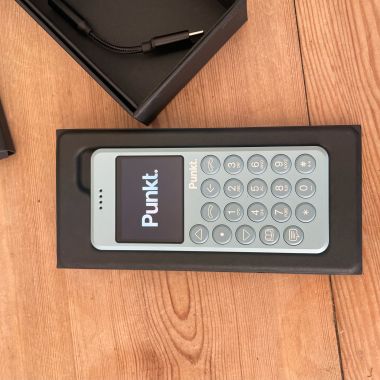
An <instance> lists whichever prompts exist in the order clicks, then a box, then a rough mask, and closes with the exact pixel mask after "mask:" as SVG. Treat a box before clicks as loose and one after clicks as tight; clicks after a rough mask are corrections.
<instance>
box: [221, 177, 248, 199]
mask: <svg viewBox="0 0 380 380" xmlns="http://www.w3.org/2000/svg"><path fill="white" fill-rule="evenodd" d="M243 191H244V186H243V184H242V183H241V181H239V180H238V179H229V180H228V181H227V182H226V183H225V184H224V193H225V194H226V195H227V197H228V198H239V197H240V196H241V195H242V194H243Z"/></svg>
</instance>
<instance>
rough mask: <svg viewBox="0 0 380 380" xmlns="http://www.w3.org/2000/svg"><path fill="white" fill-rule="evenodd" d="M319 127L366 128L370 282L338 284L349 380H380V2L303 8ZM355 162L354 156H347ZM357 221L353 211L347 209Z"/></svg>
mask: <svg viewBox="0 0 380 380" xmlns="http://www.w3.org/2000/svg"><path fill="white" fill-rule="evenodd" d="M297 11H298V16H299V22H300V33H301V44H302V53H303V56H304V63H305V77H306V84H307V94H308V99H309V104H310V115H311V121H312V123H313V124H329V123H333V124H338V123H341V124H350V123H360V124H361V125H362V128H363V130H362V132H363V161H364V163H363V245H364V275H363V276H360V277H348V276H347V277H345V276H342V277H338V276H336V277H334V278H333V289H334V298H335V302H336V310H337V322H338V327H339V337H340V345H341V349H342V359H343V367H344V373H345V375H346V378H348V379H365V378H373V379H377V378H380V280H379V278H380V259H379V258H380V255H379V253H380V213H379V211H380V192H379V187H380V133H379V131H380V129H379V125H380V2H379V1H377V0H366V1H357V0H334V1H330V0H321V1H307V0H298V1H297ZM347 153H348V154H349V152H347ZM347 208H348V209H347V216H348V217H349V205H347Z"/></svg>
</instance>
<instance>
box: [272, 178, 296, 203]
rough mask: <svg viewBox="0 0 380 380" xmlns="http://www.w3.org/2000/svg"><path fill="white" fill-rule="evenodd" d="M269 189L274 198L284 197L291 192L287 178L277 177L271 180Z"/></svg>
mask: <svg viewBox="0 0 380 380" xmlns="http://www.w3.org/2000/svg"><path fill="white" fill-rule="evenodd" d="M271 190H272V194H273V195H274V196H275V197H276V198H286V197H288V196H289V195H290V193H291V192H292V185H291V184H290V182H289V181H288V180H286V179H283V178H279V179H276V180H275V181H273V183H272V186H271Z"/></svg>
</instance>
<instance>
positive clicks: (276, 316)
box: [0, 0, 340, 379]
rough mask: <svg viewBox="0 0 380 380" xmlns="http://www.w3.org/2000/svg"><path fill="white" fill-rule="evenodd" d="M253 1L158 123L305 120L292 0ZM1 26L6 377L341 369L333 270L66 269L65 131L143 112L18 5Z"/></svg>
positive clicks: (327, 372)
mask: <svg viewBox="0 0 380 380" xmlns="http://www.w3.org/2000/svg"><path fill="white" fill-rule="evenodd" d="M249 7H250V21H249V23H248V24H247V25H245V26H244V27H243V28H242V30H241V31H240V32H239V33H238V34H237V35H236V36H234V37H233V39H232V40H231V41H230V42H229V43H228V44H227V45H226V47H225V48H224V49H223V50H222V51H221V52H220V53H219V54H218V55H217V56H216V57H215V59H213V60H212V61H211V62H210V63H209V64H208V65H207V67H205V68H204V69H203V70H202V72H201V73H200V74H199V75H198V76H197V77H196V78H195V79H194V80H193V81H192V82H191V83H190V84H189V85H188V86H187V87H186V88H185V89H184V91H182V92H181V94H180V95H179V96H178V97H176V98H175V99H174V100H173V101H172V103H171V104H170V105H169V106H168V107H167V109H166V110H165V111H164V112H163V114H162V115H161V116H160V117H159V118H158V119H157V121H155V123H154V124H153V127H166V126H169V127H217V126H245V125H258V124H261V125H300V124H307V123H308V118H307V107H306V99H305V93H304V87H303V78H302V68H301V61H300V54H299V45H298V39H297V28H296V20H295V10H294V4H293V1H291V0H286V1H284V0H273V1H271V2H267V1H265V0H256V1H254V0H252V1H250V4H249ZM0 23H1V24H2V25H5V27H4V28H3V33H1V34H0V46H1V47H2V59H1V60H0V96H1V98H2V100H3V102H4V106H5V110H6V112H7V115H8V118H9V121H10V126H11V130H12V133H13V136H14V139H15V142H16V146H17V155H16V156H14V157H13V158H11V159H9V160H6V161H2V162H1V163H0V205H1V206H0V207H1V213H0V250H1V255H0V265H1V267H2V275H1V276H0V320H1V321H2V323H1V325H0V326H1V327H0V342H1V343H0V356H1V358H2V359H1V361H0V378H5V379H10V378H17V379H40V378H49V379H50V378H51V379H55V378H57V379H64V378H67V379H73V378H78V379H104V378H110V379H118V378H128V379H143V378H146V379H160V378H165V379H166V378H173V379H177V378H184V379H192V378H196V377H197V378H207V379H216V378H217V379H219V378H226V379H239V378H258V379H304V378H307V379H321V378H323V379H338V378H340V367H339V358H338V351H337V342H336V336H335V331H334V321H333V308H332V303H331V294H330V288H329V281H328V278H326V277H323V276H294V275H289V276H287V275H264V274H228V273H226V274H222V273H219V274H217V273H176V272H173V273H166V272H138V271H136V272H131V271H79V270H65V271H64V270H56V269H55V261H56V258H55V255H56V249H55V242H56V240H55V164H54V161H55V129H57V128H124V127H136V126H138V123H137V122H135V121H133V120H132V118H130V117H129V116H128V115H127V114H126V113H125V112H124V111H122V110H121V108H120V107H119V106H118V105H117V104H116V103H115V102H114V101H113V100H112V99H111V98H110V97H109V96H108V95H107V94H106V93H105V92H104V91H103V90H101V89H100V88H99V86H98V85H97V84H96V83H95V82H94V81H93V80H91V79H90V78H89V76H88V75H87V74H85V73H84V72H83V70H82V69H81V68H80V67H79V66H78V65H77V64H76V63H74V62H73V61H72V60H71V58H69V57H68V56H67V55H66V53H64V52H63V51H62V50H61V49H60V48H59V47H58V46H57V45H56V44H55V43H54V42H53V41H52V40H51V39H50V38H49V37H48V36H47V34H46V33H45V32H43V31H42V30H41V29H40V28H39V27H38V26H37V25H36V24H35V23H34V22H33V21H32V19H31V18H30V17H29V16H27V15H26V14H25V13H24V12H23V11H22V10H21V9H20V8H19V7H18V6H17V5H16V4H15V2H14V1H12V0H3V3H2V9H1V14H0Z"/></svg>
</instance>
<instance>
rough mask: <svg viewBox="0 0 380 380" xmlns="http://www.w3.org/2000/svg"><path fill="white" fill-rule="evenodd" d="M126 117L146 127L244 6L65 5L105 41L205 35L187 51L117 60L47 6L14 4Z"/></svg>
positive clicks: (207, 1)
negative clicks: (176, 33)
mask: <svg viewBox="0 0 380 380" xmlns="http://www.w3.org/2000/svg"><path fill="white" fill-rule="evenodd" d="M17 1H18V3H19V4H20V5H22V6H23V7H24V8H25V10H26V11H27V12H28V13H29V14H30V15H31V16H32V17H34V18H35V19H36V20H37V21H38V22H39V23H40V24H41V25H42V26H43V27H44V28H45V29H46V30H47V32H48V33H49V34H50V35H51V36H52V37H53V38H55V39H56V40H57V42H58V43H59V44H60V45H61V46H62V47H63V48H65V50H66V51H67V52H68V53H69V54H71V55H72V57H73V58H74V59H75V60H76V61H77V62H78V63H80V64H81V65H82V66H83V67H84V68H85V69H86V70H87V71H88V72H89V73H90V74H91V75H92V76H93V77H94V78H95V79H96V80H97V81H98V82H99V83H100V84H101V85H102V86H103V87H104V89H106V90H107V91H108V92H109V93H110V94H111V95H112V96H113V97H114V98H115V99H116V100H117V101H118V102H119V103H120V104H121V105H122V106H123V107H124V108H125V109H126V110H127V111H128V112H129V113H130V114H131V115H133V116H134V117H135V118H136V119H137V120H139V121H141V122H142V123H144V124H149V123H150V122H151V121H152V120H153V119H154V118H155V117H156V116H157V115H158V113H159V112H160V111H161V110H162V109H163V108H164V107H165V106H166V105H167V103H169V101H170V100H171V99H172V98H173V97H174V96H175V95H176V94H177V93H178V92H179V91H180V90H181V89H182V87H184V86H185V84H186V83H187V82H188V81H189V80H190V79H191V78H192V77H193V76H194V75H195V74H196V73H197V72H198V71H199V70H200V69H201V68H202V67H203V66H204V65H205V64H206V63H207V61H208V60H209V59H210V58H211V57H212V56H213V55H214V54H215V53H216V52H217V51H218V50H219V49H220V48H221V47H222V45H223V44H224V43H225V42H226V41H227V40H228V39H229V38H230V37H231V36H232V35H233V34H234V33H235V32H236V31H237V30H238V29H239V28H240V26H241V25H242V24H243V23H244V22H245V21H246V20H247V4H246V0H160V1H156V0H134V1H124V0H114V1H112V2H109V1H106V0H92V1H87V0H66V1H67V3H68V4H69V5H71V6H72V7H73V8H74V9H75V10H76V11H77V12H78V14H80V15H82V16H83V17H85V18H86V20H87V21H88V23H89V24H90V25H91V26H92V27H93V28H94V30H96V32H97V33H99V34H100V35H101V36H102V37H104V39H106V40H107V41H112V42H113V43H114V44H116V45H125V44H132V45H134V44H135V43H141V41H149V40H150V39H151V38H152V36H162V35H168V34H170V33H172V32H173V31H177V30H190V31H194V30H195V31H197V30H200V29H202V30H204V33H205V34H204V36H203V37H202V38H201V39H200V40H199V41H198V42H197V43H196V44H195V45H194V46H193V47H191V48H187V49H183V50H179V51H175V52H171V53H170V54H160V53H157V54H137V55H128V56H124V55H120V54H117V53H114V52H111V51H108V50H107V49H104V48H103V47H101V46H98V45H97V44H94V42H93V41H92V40H91V39H89V38H87V36H85V35H83V34H82V33H80V32H79V31H78V30H76V29H75V28H73V26H72V25H71V24H70V23H68V22H67V21H66V20H65V19H64V18H62V17H61V15H59V14H58V13H57V12H56V11H55V10H54V9H52V8H51V7H50V6H49V4H48V0H17Z"/></svg>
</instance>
